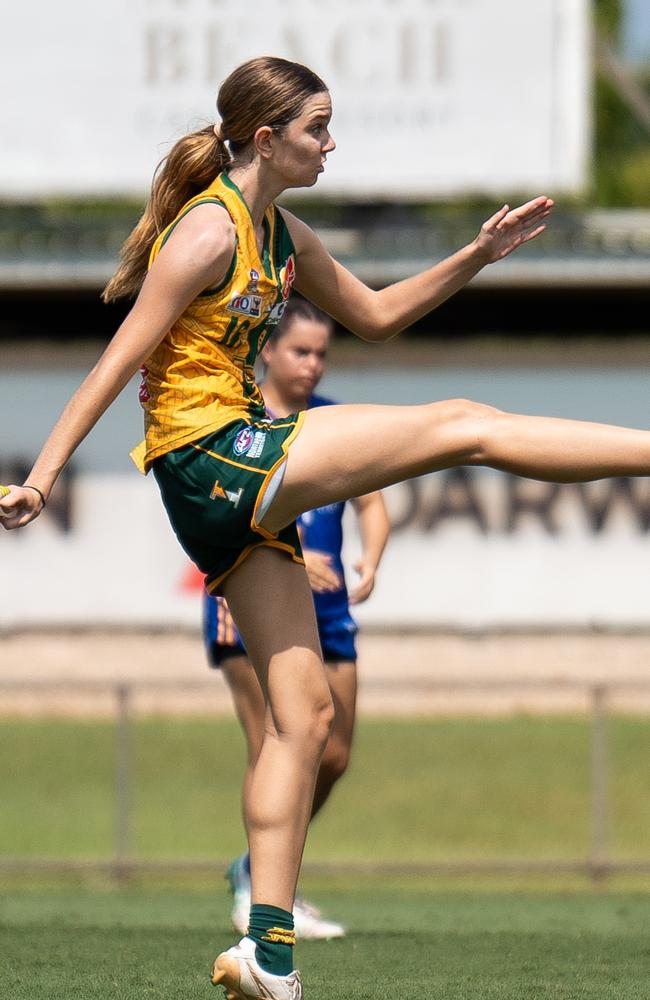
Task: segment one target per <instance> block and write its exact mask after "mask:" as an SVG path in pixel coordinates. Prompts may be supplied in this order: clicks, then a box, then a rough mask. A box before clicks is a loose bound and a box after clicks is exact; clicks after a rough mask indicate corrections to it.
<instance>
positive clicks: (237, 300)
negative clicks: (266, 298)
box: [226, 293, 263, 319]
mask: <svg viewBox="0 0 650 1000" xmlns="http://www.w3.org/2000/svg"><path fill="white" fill-rule="evenodd" d="M262 302H263V299H262V296H261V295H248V294H246V295H240V294H239V293H237V294H236V295H234V296H233V297H232V299H231V300H230V302H229V303H228V305H227V307H226V308H227V310H228V312H231V313H237V315H239V316H253V317H254V318H255V319H259V317H260V316H261V315H262Z"/></svg>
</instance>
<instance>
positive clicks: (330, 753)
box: [204, 297, 390, 940]
mask: <svg viewBox="0 0 650 1000" xmlns="http://www.w3.org/2000/svg"><path fill="white" fill-rule="evenodd" d="M332 326H333V324H332V321H331V319H330V318H329V316H327V314H326V313H324V312H322V311H321V310H320V309H317V308H316V306H313V305H312V304H311V303H310V302H307V301H305V300H304V299H300V298H298V297H296V298H292V299H291V300H290V301H289V302H288V304H287V306H286V309H285V311H284V313H283V315H282V319H281V321H280V323H279V324H278V326H277V327H276V329H275V331H274V333H273V334H272V335H271V337H270V338H269V340H268V341H267V343H266V344H265V345H264V348H263V350H262V355H261V356H262V360H263V362H264V382H263V384H262V392H263V395H264V401H265V403H266V409H267V412H268V414H269V416H270V417H272V418H276V417H287V416H289V414H291V413H295V412H296V411H298V410H306V409H310V408H312V407H315V406H327V405H329V404H330V403H331V402H332V401H331V400H329V399H325V398H323V397H322V396H316V395H314V390H315V389H316V387H317V385H318V383H319V382H320V380H321V378H322V377H323V374H324V372H325V362H326V356H327V351H328V348H329V343H330V337H331V334H332ZM352 504H353V506H354V508H355V510H356V512H357V516H358V520H359V530H360V534H361V542H362V553H361V556H360V558H359V560H358V561H357V562H356V563H355V567H354V568H355V569H356V571H357V573H358V574H359V580H358V582H357V583H356V585H355V587H354V590H353V591H352V593H351V594H350V595H349V600H348V591H347V587H346V584H345V577H344V572H343V563H342V561H341V547H342V544H343V531H342V519H343V512H344V509H345V503H344V502H339V503H333V504H328V505H327V506H325V507H318V508H316V510H312V511H307V512H305V513H304V514H302V515H301V517H300V518H299V519H298V527H299V530H300V535H301V540H302V545H303V555H304V558H305V566H306V569H307V575H308V577H309V583H310V585H311V588H312V591H313V592H314V604H315V607H316V619H317V623H318V633H319V636H320V642H321V647H322V652H323V660H324V662H325V672H326V675H327V681H328V684H329V688H330V691H331V694H332V700H333V702H334V709H335V715H334V723H333V726H332V730H331V732H330V736H329V740H328V743H327V746H326V747H325V751H324V754H323V757H322V759H321V762H320V767H319V771H318V776H317V779H316V788H315V792H314V803H313V807H312V813H311V818H312V819H313V818H314V816H315V815H316V813H317V812H318V811H319V810H320V809H321V807H322V806H323V804H324V803H325V801H326V800H327V798H328V797H329V794H330V792H331V791H332V788H333V787H334V785H335V784H336V782H337V781H338V779H339V778H341V777H342V776H343V774H344V773H345V770H346V768H347V765H348V761H349V759H350V750H351V746H352V736H353V730H354V719H355V706H356V695H357V672H356V659H357V654H356V648H355V633H356V631H357V625H356V623H355V621H354V619H353V618H352V616H351V615H350V609H349V606H348V605H349V603H351V604H359V603H361V602H362V601H365V600H366V599H367V598H368V597H369V596H370V594H371V593H372V590H373V587H374V584H375V573H376V571H377V567H378V565H379V561H380V559H381V555H382V552H383V550H384V546H385V544H386V540H387V538H388V533H389V529H390V525H389V521H388V515H387V513H386V507H385V505H384V501H383V497H382V495H381V493H379V492H374V493H369V494H367V495H366V496H362V497H359V498H358V499H356V500H353V501H352ZM204 635H205V642H206V648H207V652H208V658H209V661H210V663H211V664H212V665H213V666H215V667H221V668H222V670H223V673H224V677H225V678H226V681H227V682H228V685H229V687H230V690H231V693H232V697H233V702H234V705H235V710H236V712H237V715H238V717H239V721H240V722H241V724H242V727H243V730H244V734H245V736H246V747H247V753H248V766H247V770H246V776H245V779H244V802H245V801H246V798H247V795H248V790H249V787H250V783H251V779H252V775H253V771H254V768H255V763H256V761H257V758H258V756H259V753H260V750H261V747H262V743H263V740H264V727H265V719H266V714H267V706H266V705H265V703H264V695H263V692H262V689H261V687H260V684H259V681H258V679H257V676H256V674H255V671H254V670H253V667H252V666H251V663H250V661H249V659H248V658H247V656H246V652H245V649H244V646H243V644H242V641H241V638H240V636H239V633H238V632H237V628H236V625H235V623H234V621H233V618H232V616H231V614H230V612H229V610H228V606H227V604H226V601H225V600H224V598H223V597H211V596H210V595H208V594H206V596H205V599H204ZM246 814H247V807H246V805H244V819H245V817H246ZM228 878H229V880H230V886H231V889H232V892H233V908H232V921H233V924H234V926H235V927H236V929H237V930H238V931H240V932H241V933H242V934H245V933H246V928H247V927H248V916H249V912H250V904H251V884H250V858H249V855H248V852H246V853H245V854H242V855H241V856H240V857H239V858H237V859H236V860H235V861H233V863H232V865H231V866H230V868H229V871H228ZM293 917H294V927H295V932H296V937H298V938H303V939H312V940H315V939H317V938H334V937H342V936H343V934H344V929H343V927H342V926H341V924H337V923H334V922H333V921H330V920H325V919H323V917H322V916H321V914H320V912H319V911H318V909H317V908H316V907H314V906H313V905H312V904H310V903H307V902H306V901H305V900H302V899H300V898H297V899H296V902H295V904H294V908H293Z"/></svg>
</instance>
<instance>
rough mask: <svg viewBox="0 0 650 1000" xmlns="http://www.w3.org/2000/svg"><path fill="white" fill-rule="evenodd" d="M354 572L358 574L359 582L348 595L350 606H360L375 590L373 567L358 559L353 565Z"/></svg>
mask: <svg viewBox="0 0 650 1000" xmlns="http://www.w3.org/2000/svg"><path fill="white" fill-rule="evenodd" d="M354 571H355V572H356V573H358V574H359V582H358V583H357V585H356V587H355V588H354V590H352V592H351V593H350V604H362V603H363V601H367V600H368V598H369V597H370V595H371V594H372V592H373V590H374V589H375V567H374V566H372V565H371V564H370V563H367V562H364V560H363V559H359V560H358V562H355V564H354Z"/></svg>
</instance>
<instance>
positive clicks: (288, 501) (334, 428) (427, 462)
mask: <svg viewBox="0 0 650 1000" xmlns="http://www.w3.org/2000/svg"><path fill="white" fill-rule="evenodd" d="M494 415H498V411H497V410H494V409H492V408H491V407H488V406H483V405H482V404H480V403H470V402H468V401H466V400H444V401H442V402H437V403H429V404H425V405H421V406H373V405H365V404H364V405H340V406H326V407H318V408H315V409H313V410H308V411H307V412H306V413H305V420H304V424H303V427H302V429H301V431H300V433H299V434H298V436H297V437H296V438H295V440H294V441H293V442H292V444H291V447H290V449H289V456H288V458H287V464H286V469H285V473H284V479H283V482H282V486H281V487H280V489H279V491H278V494H277V496H276V497H275V499H274V500H273V503H272V504H271V507H270V510H269V511H268V512H267V514H266V516H265V518H264V520H263V525H264V527H265V528H267V529H269V530H271V531H277V530H279V529H280V528H281V527H284V526H285V525H286V524H288V523H290V522H291V521H292V520H293V519H294V518H295V517H297V516H298V514H300V513H302V511H305V510H310V509H312V508H314V507H320V506H323V505H324V504H327V503H334V502H335V501H338V500H347V499H349V498H350V497H353V496H362V495H363V494H365V493H371V492H372V491H373V490H378V489H382V488H383V487H386V486H389V485H390V484H392V483H395V482H399V481H400V480H401V479H406V478H409V477H411V476H417V475H421V474H423V473H425V472H433V471H435V470H436V469H437V468H448V467H450V466H452V465H461V464H468V463H473V462H476V461H480V457H481V445H480V440H481V425H482V423H484V422H485V421H486V420H487V419H489V418H491V417H492V416H494Z"/></svg>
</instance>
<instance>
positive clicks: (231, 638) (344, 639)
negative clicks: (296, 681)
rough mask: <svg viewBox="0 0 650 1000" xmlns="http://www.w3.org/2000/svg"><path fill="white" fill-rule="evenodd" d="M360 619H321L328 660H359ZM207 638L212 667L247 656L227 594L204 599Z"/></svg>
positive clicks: (325, 656) (321, 631)
mask: <svg viewBox="0 0 650 1000" xmlns="http://www.w3.org/2000/svg"><path fill="white" fill-rule="evenodd" d="M357 631H358V626H357V623H356V622H355V620H354V618H352V616H351V615H349V614H348V615H344V616H342V615H339V616H338V617H336V618H331V619H322V618H319V619H318V635H319V638H320V643H321V648H322V650H323V659H324V660H325V662H326V663H328V662H332V661H337V660H351V661H352V662H356V659H357V649H356V642H355V637H356V634H357ZM203 640H204V642H205V648H206V651H207V654H208V662H209V663H210V666H211V667H220V666H221V664H222V663H223V661H224V660H225V659H227V658H228V657H229V656H246V649H245V647H244V644H243V642H242V640H241V636H240V635H239V632H238V631H237V626H236V625H235V623H234V621H233V618H232V615H231V614H230V611H229V610H228V605H227V604H226V602H225V601H224V599H223V597H205V598H204V600H203Z"/></svg>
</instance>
